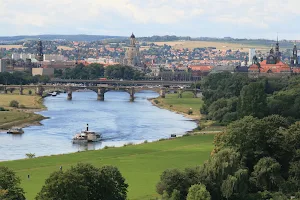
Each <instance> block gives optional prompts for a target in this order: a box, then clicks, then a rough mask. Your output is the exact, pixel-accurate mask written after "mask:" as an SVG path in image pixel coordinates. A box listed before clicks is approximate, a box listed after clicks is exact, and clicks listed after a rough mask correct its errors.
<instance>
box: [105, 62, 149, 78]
mask: <svg viewBox="0 0 300 200" xmlns="http://www.w3.org/2000/svg"><path fill="white" fill-rule="evenodd" d="M105 76H106V77H108V78H114V79H124V80H125V79H126V80H140V79H143V78H144V74H143V73H141V72H140V71H138V70H135V69H134V68H132V67H130V66H123V65H111V66H108V67H106V68H105Z"/></svg>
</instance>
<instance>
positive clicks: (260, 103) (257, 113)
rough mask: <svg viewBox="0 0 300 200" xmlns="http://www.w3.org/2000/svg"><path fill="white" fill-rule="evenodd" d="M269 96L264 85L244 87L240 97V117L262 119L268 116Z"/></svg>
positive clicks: (254, 84)
mask: <svg viewBox="0 0 300 200" xmlns="http://www.w3.org/2000/svg"><path fill="white" fill-rule="evenodd" d="M266 108H267V95H266V93H265V87H264V85H263V84H262V83H259V82H255V83H250V84H249V85H247V86H244V87H243V89H242V91H241V95H240V97H239V106H238V114H239V117H244V116H249V115H251V116H253V117H258V118H262V117H264V116H265V114H266V111H267V110H266Z"/></svg>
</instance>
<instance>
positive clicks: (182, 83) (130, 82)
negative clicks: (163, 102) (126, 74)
mask: <svg viewBox="0 0 300 200" xmlns="http://www.w3.org/2000/svg"><path fill="white" fill-rule="evenodd" d="M50 83H58V84H65V83H82V84H109V85H127V86H129V85H132V86H142V85H160V86H178V85H179V86H190V85H192V84H193V83H195V82H194V81H164V80H82V79H51V81H50Z"/></svg>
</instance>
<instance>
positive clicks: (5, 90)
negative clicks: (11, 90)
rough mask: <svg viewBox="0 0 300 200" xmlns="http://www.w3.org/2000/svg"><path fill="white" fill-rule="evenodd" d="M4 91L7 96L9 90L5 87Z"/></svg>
mask: <svg viewBox="0 0 300 200" xmlns="http://www.w3.org/2000/svg"><path fill="white" fill-rule="evenodd" d="M3 90H4V94H7V88H6V86H4V88H3Z"/></svg>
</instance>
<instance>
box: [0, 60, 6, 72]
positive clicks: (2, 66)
mask: <svg viewBox="0 0 300 200" xmlns="http://www.w3.org/2000/svg"><path fill="white" fill-rule="evenodd" d="M5 71H6V60H5V59H0V72H5Z"/></svg>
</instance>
